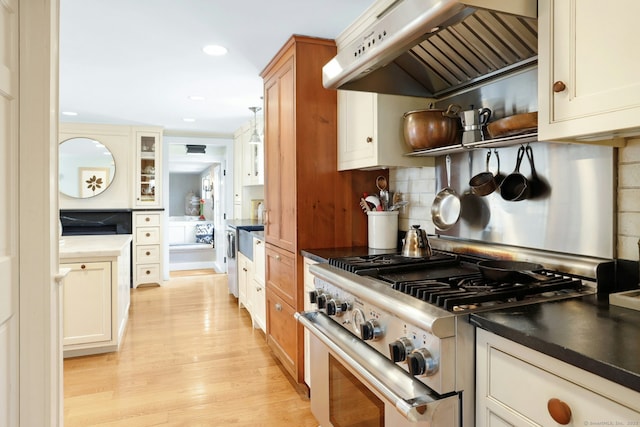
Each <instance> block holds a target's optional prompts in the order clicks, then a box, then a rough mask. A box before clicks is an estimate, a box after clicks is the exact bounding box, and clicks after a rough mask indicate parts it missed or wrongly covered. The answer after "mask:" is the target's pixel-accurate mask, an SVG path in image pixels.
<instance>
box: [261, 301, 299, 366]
mask: <svg viewBox="0 0 640 427" xmlns="http://www.w3.org/2000/svg"><path fill="white" fill-rule="evenodd" d="M266 311H267V343H268V344H269V347H270V348H271V350H272V351H273V352H274V353H275V354H276V356H277V357H278V359H280V361H281V362H282V366H283V367H284V368H285V369H286V370H287V371H288V372H289V374H290V375H291V376H292V377H293V378H297V360H298V329H297V328H298V324H297V323H298V322H296V320H295V318H294V317H293V315H294V313H295V310H294V309H293V308H292V307H291V306H290V305H289V304H287V303H286V302H284V301H283V300H282V298H280V297H279V296H278V295H276V294H275V293H274V292H271V291H270V290H269V288H267V296H266Z"/></svg>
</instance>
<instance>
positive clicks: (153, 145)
mask: <svg viewBox="0 0 640 427" xmlns="http://www.w3.org/2000/svg"><path fill="white" fill-rule="evenodd" d="M161 167H162V141H161V133H160V132H159V131H158V132H153V131H138V132H136V194H135V200H134V205H135V206H136V207H146V208H154V207H158V208H159V207H161V206H162V191H161V189H162V172H161Z"/></svg>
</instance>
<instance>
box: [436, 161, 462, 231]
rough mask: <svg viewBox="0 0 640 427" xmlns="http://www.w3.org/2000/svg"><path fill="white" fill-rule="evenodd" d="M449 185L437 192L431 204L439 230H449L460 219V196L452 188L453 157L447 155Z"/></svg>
mask: <svg viewBox="0 0 640 427" xmlns="http://www.w3.org/2000/svg"><path fill="white" fill-rule="evenodd" d="M445 161H446V169H447V186H446V187H444V188H443V189H442V190H440V191H439V192H438V194H436V198H435V199H434V200H433V204H432V205H431V219H432V221H433V225H435V226H436V228H437V229H438V230H442V231H445V230H448V229H450V228H451V227H453V226H454V225H455V224H456V223H457V222H458V220H459V219H460V205H461V204H460V196H458V193H456V191H455V190H454V189H453V188H451V157H449V155H448V154H447V157H446V160H445Z"/></svg>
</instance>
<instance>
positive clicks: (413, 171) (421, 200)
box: [389, 138, 640, 260]
mask: <svg viewBox="0 0 640 427" xmlns="http://www.w3.org/2000/svg"><path fill="white" fill-rule="evenodd" d="M594 173H596V172H595V171H594ZM389 181H390V189H391V191H398V192H401V193H402V194H403V200H407V201H409V204H408V205H407V206H406V207H405V208H403V209H402V210H401V211H400V216H399V222H398V226H399V228H400V230H404V231H406V230H408V229H409V228H410V226H411V225H414V224H419V225H420V226H421V227H422V228H423V229H425V230H426V231H427V232H428V233H434V232H435V227H434V225H433V222H432V221H431V204H432V202H433V199H434V197H435V195H436V193H437V189H436V169H435V167H422V168H398V169H392V170H390V173H389ZM594 196H596V195H594ZM617 222H618V224H617V254H616V255H615V256H616V258H622V259H628V260H638V258H639V254H638V252H639V250H638V239H640V138H636V139H632V140H629V141H628V142H627V144H626V146H625V147H623V148H620V149H619V150H618V179H617Z"/></svg>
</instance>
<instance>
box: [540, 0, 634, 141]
mask: <svg viewBox="0 0 640 427" xmlns="http://www.w3.org/2000/svg"><path fill="white" fill-rule="evenodd" d="M538 15H539V18H538V22H539V31H538V46H539V49H538V51H539V56H538V91H539V94H538V101H539V114H538V121H539V123H538V133H539V139H540V140H541V141H554V140H605V139H610V138H612V137H619V136H628V135H633V134H638V133H640V121H639V120H638V117H640V75H639V74H638V72H637V70H638V68H639V67H640V50H638V49H636V48H635V42H634V40H635V29H636V27H637V25H638V24H637V20H638V19H637V18H638V16H639V15H640V2H638V1H636V0H619V1H616V3H615V7H603V4H602V2H600V1H596V0H539V1H538Z"/></svg>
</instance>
